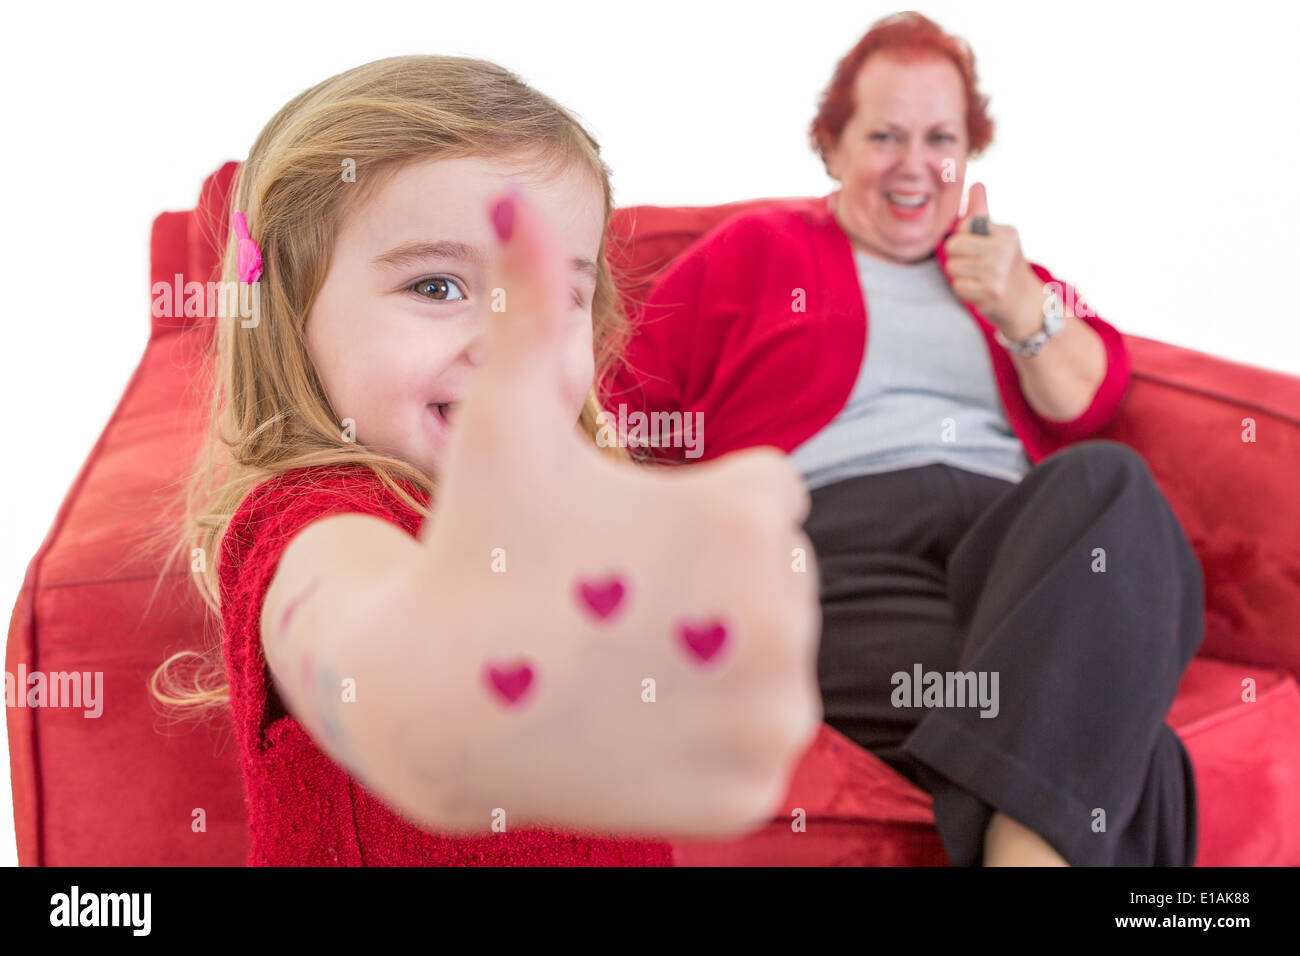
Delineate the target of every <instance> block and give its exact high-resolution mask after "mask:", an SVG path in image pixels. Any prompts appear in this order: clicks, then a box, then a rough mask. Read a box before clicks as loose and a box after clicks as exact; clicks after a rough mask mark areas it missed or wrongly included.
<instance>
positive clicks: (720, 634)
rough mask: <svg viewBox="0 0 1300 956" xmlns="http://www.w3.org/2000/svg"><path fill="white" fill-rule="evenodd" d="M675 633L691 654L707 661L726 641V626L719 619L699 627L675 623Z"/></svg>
mask: <svg viewBox="0 0 1300 956" xmlns="http://www.w3.org/2000/svg"><path fill="white" fill-rule="evenodd" d="M677 635H678V637H680V638H681V640H682V643H684V644H685V645H686V648H687V649H688V650H689V651H690V652H691V653H692V654H694V655H695V656H696V657H698V658H699V659H700V660H701V661H708V660H709V659H710V658H712V657H713V656H714V655H715V654H717V653H718V651H719V650H721V649H722V645H723V644H725V643H726V641H727V627H726V625H725V624H723V623H722V622H721V621H710V622H709V623H707V624H704V625H701V626H699V627H696V626H694V625H691V624H687V623H686V622H682V623H681V624H679V625H677Z"/></svg>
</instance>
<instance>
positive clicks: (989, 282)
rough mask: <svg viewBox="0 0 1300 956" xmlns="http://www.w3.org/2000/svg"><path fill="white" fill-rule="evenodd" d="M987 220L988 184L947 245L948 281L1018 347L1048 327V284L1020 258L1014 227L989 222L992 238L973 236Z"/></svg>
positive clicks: (976, 188)
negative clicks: (976, 222) (976, 225)
mask: <svg viewBox="0 0 1300 956" xmlns="http://www.w3.org/2000/svg"><path fill="white" fill-rule="evenodd" d="M988 214H989V204H988V196H987V194H986V193H985V190H984V184H983V183H976V184H975V185H973V186H971V188H970V199H969V202H968V204H967V211H966V216H965V218H963V219H962V221H961V223H960V225H959V226H958V228H957V231H956V232H954V233H953V234H952V235H951V236H949V237H948V239H947V240H946V241H945V243H944V252H945V253H946V255H947V258H948V261H947V278H948V282H949V284H950V285H951V286H952V290H953V292H955V293H956V294H957V297H958V298H959V299H961V300H962V301H963V302H967V303H969V304H970V305H972V306H974V307H975V310H976V311H977V312H979V314H980V315H982V316H984V318H986V319H988V320H989V321H990V322H992V323H993V324H994V325H996V326H997V327H998V328H1000V329H1001V330H1002V334H1003V335H1005V336H1007V338H1009V339H1011V340H1012V341H1013V342H1019V341H1022V340H1024V339H1027V338H1028V337H1029V336H1031V335H1033V334H1034V333H1035V332H1037V331H1038V330H1039V329H1040V328H1042V326H1043V305H1044V302H1045V299H1044V292H1043V283H1042V282H1041V280H1039V278H1038V276H1037V275H1035V274H1034V270H1033V269H1031V268H1030V266H1029V262H1028V260H1026V259H1025V257H1024V254H1023V253H1022V252H1021V250H1020V234H1019V233H1018V232H1016V230H1015V227H1013V226H1004V225H998V224H996V223H993V222H990V223H989V232H988V235H987V236H982V235H977V234H975V233H973V232H971V228H970V223H971V220H972V219H974V218H975V217H976V216H984V217H986V218H987V217H988Z"/></svg>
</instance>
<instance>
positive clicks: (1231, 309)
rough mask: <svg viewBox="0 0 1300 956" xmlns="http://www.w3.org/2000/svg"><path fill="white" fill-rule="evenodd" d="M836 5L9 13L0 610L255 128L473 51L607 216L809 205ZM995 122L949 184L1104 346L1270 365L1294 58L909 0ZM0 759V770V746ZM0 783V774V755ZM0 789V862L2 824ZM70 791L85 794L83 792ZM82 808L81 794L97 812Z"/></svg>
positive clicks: (1117, 12)
mask: <svg viewBox="0 0 1300 956" xmlns="http://www.w3.org/2000/svg"><path fill="white" fill-rule="evenodd" d="M895 9H896V8H894V7H892V6H886V5H877V4H871V3H862V2H818V0H803V2H800V3H790V2H789V0H784V2H778V3H772V2H766V0H764V2H758V0H747V2H743V3H741V2H736V3H721V2H713V3H711V2H701V0H693V2H680V0H656V2H654V3H647V4H641V5H636V6H633V5H630V4H623V3H613V2H606V3H577V2H573V3H565V2H558V0H555V2H546V3H519V4H514V3H500V2H496V3H494V2H485V0H476V2H473V3H469V2H461V3H456V4H451V3H445V2H431V0H420V2H412V3H383V2H378V0H367V2H365V3H330V2H316V3H311V4H297V3H295V4H285V5H284V6H283V7H281V6H279V5H277V4H273V3H268V2H258V3H242V2H223V3H218V4H201V5H195V6H193V7H191V6H187V5H182V4H176V3H167V4H163V3H159V4H142V5H138V6H135V7H131V6H130V5H129V4H104V5H97V6H93V7H91V6H88V7H87V8H85V9H83V10H80V11H78V10H77V9H76V8H75V7H72V8H69V7H64V6H57V5H54V4H19V5H16V6H14V7H13V8H12V9H11V10H10V11H8V12H7V13H6V19H7V25H6V30H5V38H4V39H3V41H0V43H2V44H3V56H0V77H2V78H3V89H4V103H5V105H4V111H5V117H4V119H5V121H4V123H3V127H2V128H0V135H3V137H4V144H3V145H4V148H3V157H4V188H3V195H4V213H3V224H2V225H0V233H2V234H3V238H0V243H3V247H2V248H0V253H3V255H2V259H0V261H3V263H4V274H3V278H4V291H5V306H6V315H5V318H4V326H3V328H4V340H3V345H2V346H0V363H2V365H0V390H2V391H0V401H2V402H3V405H2V407H3V419H4V430H5V440H4V444H3V448H4V455H5V467H4V468H3V470H2V474H3V478H2V479H0V481H3V487H2V488H0V491H3V497H2V499H0V500H3V501H4V502H5V504H4V507H3V515H2V518H0V520H2V522H3V524H2V525H0V541H2V542H3V553H2V554H0V597H3V599H4V600H5V601H6V603H5V605H4V609H5V611H6V613H5V617H4V619H5V620H6V621H7V620H8V611H9V609H11V608H12V607H13V602H14V600H15V599H16V596H17V593H18V589H19V586H20V585H21V583H22V579H23V575H24V571H25V569H26V566H27V563H28V561H29V560H30V559H31V557H32V555H33V554H34V553H35V551H36V549H37V548H38V547H39V545H40V543H41V541H42V539H43V537H44V535H45V533H46V531H47V529H48V528H49V525H50V522H51V521H52V520H53V517H54V514H55V512H56V510H57V508H58V506H59V503H60V502H61V501H62V499H63V496H64V494H65V493H66V491H67V489H68V486H69V484H70V483H71V481H72V480H73V478H74V477H75V475H76V472H77V470H78V468H79V467H80V465H81V463H82V462H83V461H84V460H85V458H86V455H87V454H88V453H89V451H90V449H91V446H92V444H93V443H94V441H95V440H96V438H97V437H98V435H99V433H100V431H101V430H102V428H103V426H104V424H105V423H106V421H107V418H108V416H109V414H110V413H111V411H112V409H113V407H114V405H115V403H116V402H117V400H118V398H119V396H120V395H121V392H122V389H123V387H124V386H125V384H126V382H127V379H128V377H129V376H130V374H131V372H132V370H133V369H134V367H135V365H136V363H137V362H138V361H139V359H140V356H141V353H142V351H143V349H144V346H145V342H146V339H147V336H148V332H149V302H150V297H149V231H150V225H151V223H152V220H153V218H154V216H156V215H157V214H158V213H160V212H162V211H164V210H181V209H188V208H191V207H193V206H194V204H195V201H196V198H197V195H198V189H199V186H200V184H201V183H202V181H203V178H204V177H205V176H206V175H207V174H208V173H210V172H211V171H213V170H214V169H215V168H216V167H217V166H219V165H220V164H221V163H222V162H223V161H224V160H227V159H242V158H243V156H244V155H245V154H246V153H247V150H248V148H249V146H250V145H251V144H252V141H253V138H254V136H255V135H256V134H257V132H258V130H259V129H260V128H261V126H262V125H263V124H264V123H265V122H266V121H267V120H268V119H269V118H270V117H271V115H272V114H273V113H274V112H275V111H276V110H277V109H278V108H279V107H280V106H281V105H283V104H284V102H285V101H287V100H288V99H289V98H290V97H292V96H293V95H295V94H297V93H298V92H300V91H301V90H303V89H305V88H306V87H308V86H310V85H312V84H314V83H316V82H318V81H319V80H322V79H324V78H325V77H327V76H329V75H332V74H334V73H337V72H339V71H341V70H343V69H346V68H348V67H352V66H355V65H357V64H360V63H363V62H366V61H368V60H372V59H377V58H380V57H384V56H392V55H397V54H405V53H446V54H461V55H471V56H477V57H482V58H486V59H492V60H496V61H497V62H499V63H501V64H503V65H504V66H507V67H509V68H510V69H512V70H514V71H516V72H517V73H519V74H520V75H521V76H523V78H524V79H525V80H527V81H529V82H530V83H532V84H533V85H535V86H536V87H538V88H539V89H541V90H542V91H543V92H545V93H548V94H550V95H551V96H553V97H554V98H556V99H557V100H559V101H560V102H561V103H563V104H564V105H566V106H568V107H569V108H570V109H572V110H574V111H576V112H577V113H578V114H579V115H580V116H581V117H583V119H584V120H585V121H586V122H587V124H588V126H589V128H590V129H591V130H592V132H593V133H594V134H595V135H596V137H597V139H598V140H599V141H600V142H601V144H602V145H603V147H604V150H605V155H606V157H607V159H608V161H609V163H610V165H611V166H612V167H613V170H614V183H615V187H616V190H617V199H618V201H619V203H620V204H621V205H630V204H639V203H654V204H660V205H693V204H698V205H708V204H714V203H722V202H729V201H732V200H739V199H749V198H755V197H764V196H796V195H822V194H824V193H826V192H828V191H829V190H830V189H831V188H832V184H831V182H830V181H829V180H828V179H827V178H826V176H825V174H824V172H823V171H822V168H821V164H820V162H819V161H818V160H817V159H816V157H815V156H814V155H813V153H812V152H811V151H810V149H809V148H808V146H807V128H808V124H809V121H810V120H811V118H812V115H813V111H814V106H815V103H816V99H817V97H818V95H819V93H820V91H821V90H822V88H823V87H824V85H825V84H826V82H827V80H828V79H829V77H830V74H831V71H832V68H833V66H834V64H835V62H836V61H837V60H838V59H839V57H840V56H842V55H843V54H844V53H845V52H846V51H847V50H848V49H849V48H850V47H851V46H852V45H853V43H855V42H856V41H857V39H858V38H859V37H860V36H861V34H862V33H863V32H864V31H865V30H866V29H867V27H868V26H869V25H870V24H871V23H872V22H873V21H874V20H875V19H877V18H878V17H880V16H883V15H885V14H888V13H892V12H894V11H895ZM922 12H924V13H925V14H926V15H927V16H930V17H931V18H933V19H935V20H937V21H938V22H939V24H940V25H941V26H943V27H944V28H945V29H947V30H949V31H951V32H954V33H956V34H958V35H960V36H963V37H965V38H966V39H967V40H968V41H969V42H970V43H971V45H972V46H973V48H974V50H975V54H976V57H977V60H976V63H977V68H978V70H979V75H980V81H981V85H982V87H983V89H984V91H985V92H986V93H988V94H989V95H990V97H991V111H992V113H993V116H994V119H995V122H996V124H997V128H996V132H995V139H994V144H993V146H992V148H991V149H990V150H989V151H988V152H987V153H986V154H985V157H984V158H983V159H981V160H980V161H978V162H977V163H974V164H972V166H971V169H970V175H969V177H968V180H967V184H968V185H969V184H970V183H971V182H974V181H976V180H977V179H978V180H982V181H984V182H985V184H986V185H987V187H988V194H989V209H990V214H991V217H992V218H993V220H994V221H996V222H1007V223H1011V224H1012V225H1014V226H1016V227H1017V228H1018V229H1019V231H1020V235H1021V239H1022V243H1023V246H1024V249H1025V253H1026V255H1027V256H1029V258H1031V259H1033V260H1035V261H1037V262H1040V263H1042V264H1044V265H1046V266H1047V267H1048V268H1049V269H1051V270H1052V271H1053V272H1054V273H1055V274H1057V275H1058V276H1060V277H1062V278H1064V279H1066V280H1068V281H1070V282H1072V283H1074V284H1075V285H1077V286H1078V287H1080V288H1081V289H1083V290H1084V291H1085V292H1086V293H1087V294H1088V299H1089V302H1090V304H1091V305H1092V306H1093V307H1094V308H1096V309H1097V311H1098V312H1099V313H1100V314H1101V315H1102V316H1103V317H1105V318H1106V319H1107V320H1108V321H1110V322H1111V323H1112V324H1114V325H1116V326H1117V327H1118V328H1120V329H1121V330H1122V331H1125V332H1130V333H1134V334H1137V335H1143V336H1147V337H1150V338H1156V339H1161V340H1164V341H1168V342H1173V343H1177V344H1179V345H1184V346H1187V347H1191V348H1195V349H1199V350H1202V351H1205V352H1211V353H1214V354H1216V355H1221V356H1224V357H1227V358H1231V359H1234V360H1238V361H1242V362H1247V363H1252V364H1256V365H1262V366H1267V367H1270V368H1275V369H1280V370H1283V371H1287V372H1291V373H1296V374H1300V336H1298V335H1297V332H1296V317H1297V309H1296V306H1295V305H1294V303H1293V301H1292V286H1291V283H1292V281H1293V279H1294V277H1295V275H1296V264H1297V259H1298V258H1300V257H1298V256H1297V252H1300V248H1298V247H1300V243H1297V241H1296V223H1297V222H1300V179H1298V178H1297V175H1296V168H1295V162H1296V159H1297V157H1298V156H1300V134H1298V132H1297V129H1298V126H1300V124H1298V123H1297V119H1296V117H1297V113H1300V110H1297V106H1296V99H1297V91H1298V90H1300V68H1298V66H1297V62H1298V61H1297V57H1296V56H1295V52H1294V41H1295V36H1296V34H1297V26H1298V25H1300V17H1298V16H1297V13H1296V12H1295V8H1293V7H1290V6H1289V5H1283V4H1277V3H1275V2H1240V0H1239V2H1234V3H1232V4H1213V5H1211V4H1188V5H1177V6H1175V5H1171V4H1166V3H1158V2H1149V3H1139V2H1122V3H1099V2H1092V0H1090V2H1087V3H1069V4H1054V5H1051V6H1048V5H1045V4H1041V3H992V2H984V3H980V2H969V0H967V2H932V3H927V4H926V5H925V7H924V9H923V11H922ZM6 757H7V754H6ZM5 766H6V767H7V766H8V762H7V759H6V761H5ZM10 797H11V794H10V791H9V789H8V787H4V788H0V862H6V863H10V864H12V863H13V862H14V860H15V859H16V857H15V850H14V845H13V829H12V826H13V818H12V812H11V808H10ZM88 798H89V797H88ZM97 799H105V800H108V801H110V802H111V796H103V795H101V797H99V798H97Z"/></svg>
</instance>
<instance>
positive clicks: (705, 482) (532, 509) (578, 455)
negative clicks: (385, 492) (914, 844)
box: [420, 194, 822, 837]
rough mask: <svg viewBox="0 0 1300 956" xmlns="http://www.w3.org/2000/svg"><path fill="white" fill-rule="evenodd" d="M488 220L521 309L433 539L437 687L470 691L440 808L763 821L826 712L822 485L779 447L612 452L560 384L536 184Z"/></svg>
mask: <svg viewBox="0 0 1300 956" xmlns="http://www.w3.org/2000/svg"><path fill="white" fill-rule="evenodd" d="M492 216H493V219H494V222H495V224H496V226H497V231H498V235H499V236H500V237H501V242H500V246H499V250H498V254H499V261H498V263H497V272H496V276H497V285H498V289H497V290H496V291H498V292H499V293H500V294H502V296H503V301H504V309H503V310H501V311H498V312H494V313H493V314H492V316H491V319H490V322H491V328H490V331H489V332H488V333H487V336H486V355H485V357H484V360H483V364H482V365H481V367H480V368H479V370H478V372H477V374H476V377H475V379H474V380H473V382H472V383H471V385H470V388H469V391H468V393H467V394H466V396H465V399H464V400H463V402H462V404H461V407H460V408H459V411H458V414H457V415H456V417H455V420H454V421H453V423H452V426H451V427H452V434H451V435H450V441H449V444H448V447H447V455H446V456H445V457H444V459H443V463H442V469H441V472H440V474H439V476H438V477H439V482H438V487H439V491H438V494H437V500H436V501H435V503H434V513H433V515H432V517H431V518H430V520H429V521H428V522H427V523H426V526H425V528H424V529H423V530H422V533H421V540H422V543H423V549H422V552H423V554H424V556H425V559H426V561H425V564H424V566H423V568H422V569H421V575H422V577H421V578H420V580H425V581H428V582H430V585H429V588H428V591H429V595H430V596H429V598H428V599H427V601H425V602H424V603H423V604H421V605H420V606H421V607H422V608H423V609H424V612H425V613H427V616H428V627H429V628H430V629H431V633H435V632H436V633H437V634H438V635H441V636H442V637H440V640H441V641H442V644H443V645H445V646H446V650H445V651H440V652H439V656H438V658H437V661H438V666H437V668H436V669H437V670H438V673H437V674H436V675H432V678H433V680H434V684H433V686H431V687H430V688H429V693H438V687H439V686H443V687H448V688H450V687H452V686H453V684H454V686H455V687H456V688H458V690H460V691H463V689H464V686H465V685H464V684H463V683H460V684H456V683H454V682H470V683H472V685H473V689H472V692H471V693H470V694H469V696H468V700H469V704H468V706H467V707H465V708H463V710H464V712H463V713H461V714H460V715H459V718H460V720H461V721H462V722H463V728H462V730H463V735H462V736H463V737H464V738H465V744H464V751H463V752H461V753H458V754H457V755H456V756H455V759H454V761H452V762H454V763H455V764H456V765H457V770H456V772H455V773H454V774H451V773H449V774H448V777H449V779H448V780H446V781H444V782H443V783H442V787H443V789H442V790H440V793H442V794H443V799H444V805H443V812H442V813H441V814H440V815H439V816H440V819H441V820H442V821H443V823H444V825H450V826H453V827H456V828H464V829H467V830H477V831H482V830H484V829H486V828H487V827H488V826H489V825H490V824H491V822H492V820H493V819H494V814H496V813H498V812H504V814H505V816H506V818H507V819H508V820H509V821H511V823H510V825H513V826H519V825H521V824H523V823H524V822H533V823H552V824H556V825H562V826H566V827H569V828H578V829H581V828H590V829H593V830H596V831H601V832H620V833H625V834H644V835H652V836H653V835H682V836H694V837H726V836H734V835H737V834H739V833H743V832H746V831H748V830H750V829H752V828H754V827H755V826H758V825H761V824H762V823H763V822H764V821H765V820H766V819H767V818H768V817H769V816H770V815H771V814H772V813H773V812H774V811H776V810H777V809H778V807H777V804H778V803H779V801H780V799H781V798H782V796H783V795H784V794H785V792H786V789H787V787H788V783H789V776H790V774H791V772H792V770H793V767H794V764H795V763H796V761H797V760H798V758H799V757H800V756H801V754H802V753H803V751H804V750H805V749H806V747H807V746H808V745H809V744H810V743H811V742H812V740H813V738H814V736H815V735H816V733H817V730H818V728H819V726H820V723H821V717H822V708H821V696H820V693H819V690H818V686H817V667H816V664H817V644H818V637H819V634H820V624H821V611H820V605H819V603H818V572H817V568H816V564H815V562H814V560H813V554H812V548H811V545H810V543H809V542H808V540H807V539H806V538H805V537H804V534H803V531H802V527H801V526H802V524H803V521H804V519H805V517H806V515H807V510H808V506H809V498H808V493H807V490H806V488H805V486H804V484H803V481H802V479H801V478H800V477H799V475H798V474H797V472H796V471H795V470H794V469H793V467H792V466H791V465H790V464H789V463H788V461H787V460H786V458H785V456H784V455H782V454H780V453H778V452H777V451H775V450H773V449H757V450H752V451H748V452H742V453H738V454H735V455H730V456H726V457H724V458H722V459H720V460H718V461H716V462H713V463H709V464H702V465H694V466H691V467H689V468H683V469H674V470H672V471H670V472H665V471H660V470H649V469H643V468H638V467H635V466H632V465H628V464H622V463H617V462H614V461H611V460H610V459H609V458H608V457H607V456H605V455H603V454H601V453H599V452H597V451H596V449H595V448H594V447H593V445H592V443H591V441H590V440H589V439H586V438H584V437H582V436H580V435H579V433H578V430H577V423H576V422H575V421H574V420H573V413H572V406H571V403H567V402H566V401H565V400H564V398H563V387H562V380H563V369H564V348H563V345H564V342H565V340H566V335H568V334H569V332H571V329H570V328H569V324H570V323H572V322H573V321H574V318H573V310H572V308H571V307H570V306H569V304H568V296H569V291H568V290H569V285H570V282H569V279H568V275H567V271H568V264H567V262H566V261H565V259H564V257H563V254H562V252H561V249H560V243H559V240H558V239H557V237H556V235H555V234H554V233H553V232H552V230H551V229H550V228H549V226H548V224H547V223H546V222H545V221H544V220H543V217H542V216H541V215H540V212H539V210H538V209H537V208H536V207H535V206H534V205H533V204H532V203H530V202H529V201H528V199H527V198H526V197H525V196H523V195H520V194H516V195H514V196H513V197H511V198H509V199H508V201H507V202H505V204H498V205H496V206H495V207H494V209H493V211H492ZM566 329H567V330H568V331H566ZM435 582H436V587H435ZM444 637H445V639H442V638H444ZM458 697H463V694H458ZM452 778H454V779H452Z"/></svg>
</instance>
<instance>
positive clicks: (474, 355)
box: [465, 328, 487, 366]
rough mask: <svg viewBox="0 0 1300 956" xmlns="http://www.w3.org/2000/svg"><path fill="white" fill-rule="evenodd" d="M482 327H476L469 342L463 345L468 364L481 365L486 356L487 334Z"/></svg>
mask: <svg viewBox="0 0 1300 956" xmlns="http://www.w3.org/2000/svg"><path fill="white" fill-rule="evenodd" d="M484 331H485V330H484V329H482V328H476V329H475V330H474V333H473V335H472V337H471V338H470V340H469V344H468V345H466V346H465V360H466V361H467V362H469V364H470V365H476V366H477V365H482V364H483V360H484V359H485V358H486V357H487V336H486V335H485V334H484Z"/></svg>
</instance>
